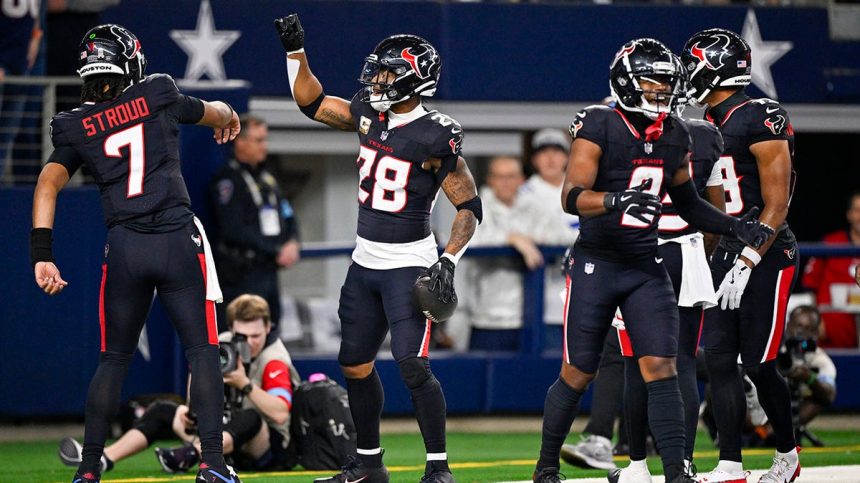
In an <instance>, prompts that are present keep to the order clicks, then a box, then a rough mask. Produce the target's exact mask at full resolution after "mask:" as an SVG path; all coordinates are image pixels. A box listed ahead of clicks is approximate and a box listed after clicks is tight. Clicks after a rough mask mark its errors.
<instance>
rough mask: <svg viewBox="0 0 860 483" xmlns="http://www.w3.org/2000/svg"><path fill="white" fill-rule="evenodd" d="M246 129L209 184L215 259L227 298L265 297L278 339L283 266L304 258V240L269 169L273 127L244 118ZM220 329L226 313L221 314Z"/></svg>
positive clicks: (223, 327)
mask: <svg viewBox="0 0 860 483" xmlns="http://www.w3.org/2000/svg"><path fill="white" fill-rule="evenodd" d="M241 121H242V126H243V128H244V129H243V132H242V134H241V135H240V136H239V137H237V138H236V140H235V141H234V143H233V159H232V160H231V161H230V162H228V163H227V164H225V165H224V166H223V167H222V168H221V170H220V171H219V172H218V173H217V174H216V176H215V178H214V180H213V181H212V184H211V186H210V197H211V199H212V205H213V213H214V215H215V221H216V223H217V225H218V233H219V235H218V242H217V244H216V249H215V251H216V263H217V265H218V274H219V276H220V277H221V287H222V289H223V291H224V298H225V300H232V299H234V298H235V297H238V296H239V295H241V294H243V293H251V294H257V295H260V296H261V297H263V298H265V299H266V302H268V303H269V307H270V308H271V313H272V319H271V320H272V327H273V330H272V331H271V335H272V337H277V334H278V333H279V332H278V330H277V325H278V322H279V321H280V314H281V304H280V297H279V292H278V269H279V268H280V267H284V268H290V267H292V266H293V265H295V264H296V262H298V261H299V238H298V226H297V224H296V220H295V216H294V213H293V208H292V206H290V203H289V201H287V199H286V197H285V196H284V195H283V193H281V190H280V189H279V188H278V182H277V180H276V179H275V177H274V176H272V174H271V173H270V172H269V171H268V170H267V169H266V168H265V166H264V162H265V160H266V156H267V154H268V144H267V138H268V128H267V127H266V123H265V121H263V120H262V119H260V118H258V117H254V116H252V115H248V114H245V115H243V116H241ZM218 322H219V327H218V329H219V330H220V331H224V330H226V326H224V325H223V324H224V322H225V317H218Z"/></svg>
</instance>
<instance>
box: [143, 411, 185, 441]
mask: <svg viewBox="0 0 860 483" xmlns="http://www.w3.org/2000/svg"><path fill="white" fill-rule="evenodd" d="M177 407H179V405H178V404H176V403H175V402H172V401H157V402H155V403H153V404H152V405H151V406H149V407H148V408H147V409H146V412H144V413H143V416H141V417H140V419H139V420H138V421H137V422H135V423H134V426H133V427H134V429H136V430H138V431H140V432H141V433H143V435H144V436H145V437H146V442H147V443H148V444H152V443H154V442H155V441H156V440H158V439H171V438H174V437H175V435H173V431H172V428H173V417H174V416H175V415H176V408H177Z"/></svg>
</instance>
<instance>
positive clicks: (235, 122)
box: [212, 111, 242, 144]
mask: <svg viewBox="0 0 860 483" xmlns="http://www.w3.org/2000/svg"><path fill="white" fill-rule="evenodd" d="M214 131H215V134H214V135H213V136H212V137H214V138H215V142H216V143H218V144H224V143H226V142H229V141H232V140H234V139H236V136H238V135H239V133H240V132H241V131H242V124H241V123H240V122H239V115H238V114H236V111H233V117H232V118H230V123H229V124H227V126H225V127H220V128H215V129H214Z"/></svg>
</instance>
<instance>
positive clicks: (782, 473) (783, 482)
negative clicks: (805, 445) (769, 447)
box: [758, 450, 800, 483]
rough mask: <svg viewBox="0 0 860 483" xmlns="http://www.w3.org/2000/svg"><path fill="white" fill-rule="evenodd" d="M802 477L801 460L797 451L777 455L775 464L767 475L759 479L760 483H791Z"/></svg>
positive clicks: (774, 459) (774, 460)
mask: <svg viewBox="0 0 860 483" xmlns="http://www.w3.org/2000/svg"><path fill="white" fill-rule="evenodd" d="M798 476H800V458H799V457H798V456H797V450H794V451H791V452H790V453H779V452H777V453H776V456H774V457H773V464H772V465H771V467H770V469H769V470H768V471H767V473H765V474H763V475H762V477H761V478H759V480H758V481H759V483H791V482H792V481H794V480H796V479H797V477H798Z"/></svg>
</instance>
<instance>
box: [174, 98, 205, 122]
mask: <svg viewBox="0 0 860 483" xmlns="http://www.w3.org/2000/svg"><path fill="white" fill-rule="evenodd" d="M168 110H169V111H170V114H171V115H172V116H173V117H174V118H176V122H178V123H180V124H197V123H198V122H200V120H201V119H203V101H201V100H200V99H198V98H196V97H194V96H186V95H185V94H180V95H179V98H178V99H176V102H174V103H173V104H171V105H170V107H169V108H168Z"/></svg>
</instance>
